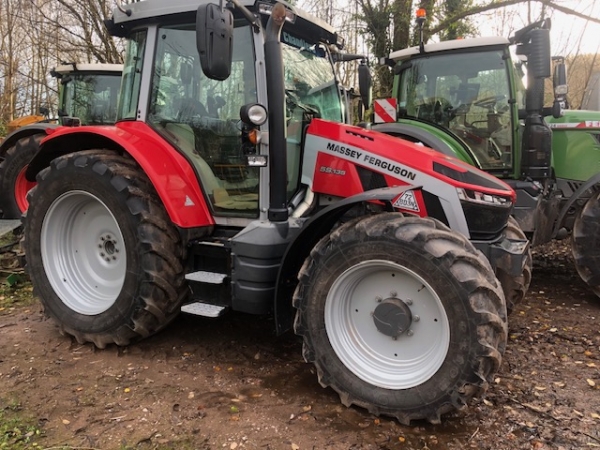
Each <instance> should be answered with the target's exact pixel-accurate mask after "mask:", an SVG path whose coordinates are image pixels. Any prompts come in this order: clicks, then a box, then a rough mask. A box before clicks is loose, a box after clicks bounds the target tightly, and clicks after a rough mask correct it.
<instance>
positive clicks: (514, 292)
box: [496, 216, 533, 315]
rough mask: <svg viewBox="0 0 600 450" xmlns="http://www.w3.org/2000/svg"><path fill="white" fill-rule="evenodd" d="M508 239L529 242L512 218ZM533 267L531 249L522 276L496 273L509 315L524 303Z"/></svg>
mask: <svg viewBox="0 0 600 450" xmlns="http://www.w3.org/2000/svg"><path fill="white" fill-rule="evenodd" d="M506 237H507V238H509V239H518V240H522V241H526V240H527V236H525V233H524V232H523V230H522V229H521V227H520V226H519V223H518V222H517V220H516V219H515V218H514V217H512V216H510V217H509V218H508V225H507V227H506ZM532 267H533V256H532V254H531V247H529V249H528V250H527V255H526V256H525V265H524V266H523V271H522V272H521V275H519V276H517V277H515V276H512V275H511V274H509V273H507V272H505V271H504V270H502V269H498V270H497V271H496V276H497V277H498V281H500V284H501V285H502V290H503V291H504V297H505V299H506V310H507V313H508V314H509V315H510V314H511V313H512V312H513V310H514V308H515V307H516V306H517V305H518V304H519V303H521V302H522V301H523V299H524V298H525V295H526V294H527V291H528V289H529V285H530V284H531V271H532Z"/></svg>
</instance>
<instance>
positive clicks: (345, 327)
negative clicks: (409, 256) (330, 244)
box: [324, 260, 450, 389]
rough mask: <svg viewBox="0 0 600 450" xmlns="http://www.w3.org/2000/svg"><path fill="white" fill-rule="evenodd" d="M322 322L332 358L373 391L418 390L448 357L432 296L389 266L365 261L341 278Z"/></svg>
mask: <svg viewBox="0 0 600 450" xmlns="http://www.w3.org/2000/svg"><path fill="white" fill-rule="evenodd" d="M384 299H385V300H384ZM324 319H325V328H326V331H327V335H328V337H329V341H330V343H331V346H332V347H333V349H334V351H335V353H336V354H337V356H338V358H340V360H341V361H342V362H343V364H344V365H345V366H346V367H347V368H348V369H349V370H350V371H351V372H352V373H354V374H355V375H356V376H357V377H359V378H360V379H362V380H363V381H366V382H367V383H370V384H372V385H375V386H378V387H382V388H387V389H408V388H411V387H414V386H418V385H420V384H422V383H424V382H425V381H427V380H428V379H430V378H431V377H432V376H433V375H434V374H435V373H436V372H437V371H438V369H439V368H440V367H441V365H442V364H443V362H444V360H445V358H446V354H447V352H448V347H449V343H450V325H449V322H448V317H447V316H446V312H445V310H444V306H443V304H442V302H441V300H440V298H439V296H438V294H437V293H436V292H435V291H434V290H433V288H432V287H431V286H430V285H429V284H428V283H427V282H426V281H425V280H424V279H423V278H422V277H420V276H419V275H417V274H416V273H415V272H413V271H412V270H409V269H407V268H406V267H403V266H401V265H400V264H396V263H394V262H391V261H384V260H371V261H365V262H363V263H360V264H356V265H354V266H352V267H350V268H349V269H347V270H346V271H345V272H344V273H342V274H341V275H340V276H339V278H338V279H337V280H336V281H335V282H334V283H333V285H332V287H331V289H330V290H329V294H328V296H327V299H326V303H325V317H324Z"/></svg>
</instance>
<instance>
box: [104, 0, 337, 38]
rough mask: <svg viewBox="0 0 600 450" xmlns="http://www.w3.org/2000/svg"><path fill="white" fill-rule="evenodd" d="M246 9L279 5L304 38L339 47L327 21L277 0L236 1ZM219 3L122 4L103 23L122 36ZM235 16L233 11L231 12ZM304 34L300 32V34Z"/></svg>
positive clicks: (158, 0) (154, 0)
mask: <svg viewBox="0 0 600 450" xmlns="http://www.w3.org/2000/svg"><path fill="white" fill-rule="evenodd" d="M239 2H240V3H241V4H242V5H244V6H245V7H246V8H248V9H249V10H251V11H253V12H257V11H258V9H259V5H260V4H266V5H274V4H275V3H282V4H283V5H284V6H285V7H286V8H287V9H289V10H290V11H292V12H294V14H295V15H296V24H300V26H301V27H305V31H306V34H307V35H311V36H312V37H313V38H315V41H317V40H318V41H322V42H328V43H331V44H339V41H340V39H339V38H338V35H337V33H336V31H335V29H334V28H333V27H332V26H331V25H329V24H328V23H327V22H325V21H323V20H321V19H319V18H317V17H314V16H313V15H311V14H309V13H308V12H306V11H304V10H302V9H300V8H298V7H296V6H292V5H291V4H289V3H287V2H285V1H279V2H278V1H277V0H239ZM207 3H213V4H217V5H218V4H219V0H169V1H165V0H143V1H138V2H135V3H129V4H125V5H123V9H122V10H121V9H118V8H117V9H115V10H114V11H113V16H112V18H111V19H109V20H107V21H106V25H107V27H108V29H109V31H110V33H111V34H112V35H114V36H121V37H123V36H126V35H127V33H128V32H129V31H130V30H131V29H133V28H135V27H136V26H139V25H143V24H148V23H151V22H153V21H154V20H155V19H157V18H160V19H161V21H163V20H164V21H169V20H171V19H172V20H181V17H184V18H186V19H187V20H189V21H190V22H193V21H194V20H195V18H196V11H197V10H198V7H199V6H200V5H203V4H207ZM234 13H235V10H234ZM303 34H304V33H303Z"/></svg>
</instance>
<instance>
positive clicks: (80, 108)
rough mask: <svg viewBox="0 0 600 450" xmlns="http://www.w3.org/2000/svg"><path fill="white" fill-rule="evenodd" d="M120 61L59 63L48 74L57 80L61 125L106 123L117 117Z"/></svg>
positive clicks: (113, 121)
mask: <svg viewBox="0 0 600 450" xmlns="http://www.w3.org/2000/svg"><path fill="white" fill-rule="evenodd" d="M122 70H123V66H122V65H121V64H79V63H70V64H62V65H60V66H57V67H56V68H54V69H53V70H52V71H51V72H50V75H52V76H53V77H55V78H56V79H57V80H58V81H59V99H58V117H59V122H60V124H61V125H66V126H75V125H109V124H113V123H115V120H116V117H117V101H118V98H119V87H120V85H121V71H122Z"/></svg>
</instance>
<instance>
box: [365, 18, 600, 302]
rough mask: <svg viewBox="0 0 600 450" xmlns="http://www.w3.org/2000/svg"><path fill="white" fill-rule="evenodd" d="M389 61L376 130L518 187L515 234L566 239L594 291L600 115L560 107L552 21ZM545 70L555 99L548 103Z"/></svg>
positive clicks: (560, 71) (561, 68)
mask: <svg viewBox="0 0 600 450" xmlns="http://www.w3.org/2000/svg"><path fill="white" fill-rule="evenodd" d="M418 22H419V20H418ZM420 24H421V27H422V20H421V21H420ZM553 59H554V73H552V72H553V71H552V62H553ZM385 63H386V64H388V65H389V66H391V67H392V70H393V73H394V85H393V96H392V98H389V99H381V100H376V101H375V104H374V118H375V120H374V122H375V123H374V124H373V125H372V128H373V129H375V130H378V131H383V132H385V133H388V134H391V135H394V136H399V137H402V138H405V139H408V140H411V141H414V142H419V143H421V144H423V145H425V146H427V147H431V148H434V149H436V150H438V151H441V152H443V153H446V154H448V155H451V156H457V157H458V158H460V159H462V160H463V161H465V162H467V163H469V164H472V165H474V166H476V167H478V168H480V169H483V170H485V171H487V172H489V173H490V174H493V175H495V176H497V177H499V178H501V179H503V180H504V181H505V182H507V183H508V184H509V185H511V186H512V187H513V188H514V189H515V191H516V192H517V203H516V205H515V209H514V218H515V219H516V220H513V223H512V228H513V234H514V235H520V234H521V233H522V232H524V233H525V234H526V236H527V237H528V238H529V239H530V240H531V242H532V246H536V245H540V244H544V243H546V242H549V241H551V240H553V239H563V238H566V237H569V236H570V237H571V239H572V253H573V257H574V260H575V265H576V268H577V271H578V272H579V275H580V276H581V278H582V279H583V280H584V281H585V282H586V283H587V284H588V285H589V286H590V288H591V289H592V290H593V291H594V292H595V293H596V295H599V296H600V253H599V252H598V249H599V247H600V220H599V217H600V197H599V195H598V194H599V192H600V190H599V188H600V158H598V155H599V152H600V113H598V112H591V111H576V110H568V109H564V106H565V99H566V93H567V85H566V69H565V65H564V60H563V59H562V58H558V57H557V58H552V57H551V53H550V21H549V20H544V21H539V22H536V23H533V24H531V25H529V26H527V27H525V28H523V29H522V30H519V31H517V32H516V33H515V34H514V36H512V37H511V38H510V39H507V38H503V37H482V38H474V39H461V40H451V41H444V42H440V43H434V44H422V43H421V44H420V45H418V46H415V47H411V48H407V49H404V50H398V51H394V52H392V53H391V54H390V56H389V58H388V59H386V60H385ZM551 76H552V78H553V84H554V91H555V93H554V95H555V100H554V103H553V105H552V106H551V107H544V84H545V82H546V79H548V78H550V77H551ZM377 122H380V123H377ZM530 262H531V261H530ZM524 276H525V278H530V276H531V273H530V271H529V273H525V274H524ZM528 281H529V280H527V279H522V280H521V285H523V284H527V283H528ZM520 292H521V294H522V295H519V293H518V292H515V296H514V297H513V299H512V300H510V299H509V301H508V303H509V305H510V304H511V303H512V305H513V306H514V304H516V303H517V302H518V301H519V300H520V299H522V297H523V296H524V294H525V290H522V291H520Z"/></svg>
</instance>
